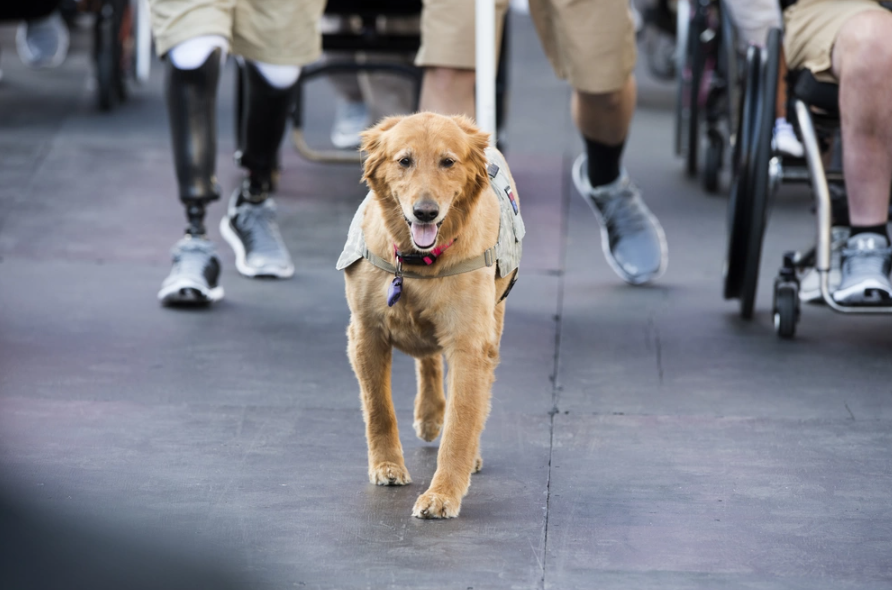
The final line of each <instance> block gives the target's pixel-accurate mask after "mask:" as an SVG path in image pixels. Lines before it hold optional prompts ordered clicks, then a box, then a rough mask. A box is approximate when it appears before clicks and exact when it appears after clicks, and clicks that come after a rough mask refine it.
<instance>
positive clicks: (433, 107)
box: [419, 67, 477, 118]
mask: <svg viewBox="0 0 892 590" xmlns="http://www.w3.org/2000/svg"><path fill="white" fill-rule="evenodd" d="M476 79H477V78H476V74H475V72H474V70H461V69H457V68H441V67H429V68H425V70H424V79H423V80H422V83H421V100H420V104H419V110H421V111H432V112H435V113H440V114H443V115H467V116H468V117H471V118H474V116H475V114H476V111H475V104H474V96H475V95H474V91H475V84H476Z"/></svg>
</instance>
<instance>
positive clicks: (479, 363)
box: [338, 113, 523, 518]
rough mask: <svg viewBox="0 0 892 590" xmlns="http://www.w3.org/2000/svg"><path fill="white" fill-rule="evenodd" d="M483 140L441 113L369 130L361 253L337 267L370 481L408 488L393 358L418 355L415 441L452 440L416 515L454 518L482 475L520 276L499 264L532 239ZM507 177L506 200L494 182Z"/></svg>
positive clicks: (358, 227) (356, 226) (355, 230)
mask: <svg viewBox="0 0 892 590" xmlns="http://www.w3.org/2000/svg"><path fill="white" fill-rule="evenodd" d="M488 143H489V135H488V134H486V133H483V132H481V131H480V130H479V129H478V128H477V127H476V126H475V125H474V124H473V122H472V121H471V120H470V119H468V118H466V117H459V116H456V117H446V116H442V115H438V114H434V113H419V114H415V115H411V116H407V117H390V118H387V119H384V120H383V121H381V122H380V123H379V124H378V125H377V126H375V127H373V128H371V129H369V130H367V131H366V132H365V133H364V134H363V143H362V150H363V151H364V152H366V153H367V157H366V160H365V163H364V175H363V180H364V181H365V182H366V183H367V185H368V186H369V189H370V192H369V195H368V197H366V200H365V201H364V202H363V205H362V206H361V207H360V210H359V211H358V212H357V215H356V217H355V218H354V221H353V225H352V226H351V236H353V237H354V238H355V237H356V236H358V235H360V234H361V238H360V239H361V240H362V241H363V244H361V245H357V244H356V243H354V244H353V248H352V251H353V252H354V254H353V255H352V256H350V255H348V254H349V251H350V250H351V247H350V239H348V247H347V248H345V252H344V254H342V258H341V260H339V263H338V268H344V269H345V270H346V272H345V282H346V293H347V302H348V304H349V306H350V312H351V315H350V326H349V328H348V330H347V336H348V341H349V344H348V354H349V358H350V363H351V365H352V367H353V370H354V372H355V373H356V377H357V379H358V381H359V387H360V396H361V398H362V409H363V418H364V420H365V425H366V438H367V442H368V462H369V480H370V481H371V482H372V483H375V484H377V485H406V484H408V483H410V482H411V481H412V480H411V478H410V477H409V471H408V470H407V469H406V464H405V461H404V460H403V449H402V445H401V444H400V438H399V431H398V429H397V421H396V414H395V413H394V408H393V401H392V399H391V386H390V371H391V360H392V354H393V348H397V349H399V350H401V351H403V352H405V353H406V354H409V355H410V356H412V357H414V358H415V369H416V370H415V373H416V378H417V381H418V389H417V395H416V398H415V422H414V427H415V433H416V434H417V435H418V437H419V438H421V439H422V440H425V441H433V440H434V439H435V438H437V436H438V435H439V434H440V433H441V431H442V434H443V438H442V441H441V443H440V449H439V452H438V456H437V470H436V473H435V474H434V477H433V479H432V481H431V485H430V487H429V488H428V490H427V491H426V492H424V494H422V495H421V496H420V497H419V498H418V500H417V501H416V502H415V507H414V509H413V510H412V514H413V515H414V516H416V517H419V518H452V517H455V516H458V513H459V510H460V509H461V502H462V498H463V497H464V496H465V494H466V493H467V491H468V487H469V486H470V483H471V474H472V473H476V472H477V471H479V470H480V468H481V467H482V465H483V460H482V458H481V456H480V435H481V433H482V432H483V427H484V424H485V422H486V418H487V416H488V414H489V408H490V396H491V390H492V384H493V381H494V379H495V368H496V365H497V364H498V362H499V342H500V340H501V336H502V323H503V319H504V316H505V303H504V297H505V295H507V292H508V290H509V289H510V287H511V286H512V285H513V281H514V279H515V278H516V273H517V268H516V263H515V264H514V265H513V268H511V267H510V265H509V268H508V271H510V272H506V269H505V268H503V267H504V266H505V265H504V263H503V256H504V254H505V252H506V251H507V250H510V249H511V248H515V252H516V256H517V260H519V254H520V238H522V237H523V236H522V234H523V229H522V228H523V225H522V223H523V222H522V221H521V220H520V217H519V214H518V207H517V200H516V189H515V187H514V181H513V179H511V177H510V174H509V173H508V171H507V166H506V165H505V163H504V159H503V158H502V157H501V155H500V154H499V153H498V151H497V150H495V149H494V148H489V147H488ZM493 161H496V162H498V164H497V165H494V164H493ZM498 170H501V174H502V176H501V177H500V178H501V179H502V181H503V182H504V184H503V187H504V189H503V190H502V191H501V192H502V193H504V194H499V191H498V190H497V188H496V187H495V186H494V184H495V180H493V181H492V183H491V178H493V179H495V178H496V175H495V172H496V171H498ZM506 199H508V200H506ZM509 200H510V203H509ZM505 203H509V205H510V206H509V207H507V210H508V211H509V212H508V213H507V214H506V213H505V210H506V207H505V205H504V204H505ZM512 207H513V209H514V211H513V214H512V213H511V212H510V210H511V208H512ZM512 215H513V216H516V220H515V221H513V224H514V227H513V228H511V229H512V232H513V233H510V234H508V235H510V236H511V238H513V239H514V241H516V244H505V243H504V242H505V241H510V240H506V239H505V238H504V236H505V235H506V234H505V233H504V229H505V226H506V223H507V224H508V225H510V224H511V223H512V221H511V219H512V217H511V216H512ZM518 229H520V231H518ZM500 231H501V232H503V233H502V234H501V236H502V239H501V240H500ZM351 239H352V238H351ZM498 252H501V254H498ZM345 256H346V259H345ZM496 256H498V261H499V262H498V264H496V262H495V258H496ZM360 257H362V258H363V260H359V258H360ZM434 263H435V264H434ZM500 273H501V274H504V275H506V276H500ZM444 357H445V365H446V366H448V375H447V377H446V389H447V391H446V392H444V387H443V386H444ZM447 392H448V395H446V393H447Z"/></svg>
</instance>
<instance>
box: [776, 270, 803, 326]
mask: <svg viewBox="0 0 892 590" xmlns="http://www.w3.org/2000/svg"><path fill="white" fill-rule="evenodd" d="M798 322H799V285H797V284H796V283H793V282H786V281H778V282H777V283H776V284H775V286H774V330H775V332H777V335H778V336H780V337H781V338H792V337H793V336H794V335H795V334H796V324H797V323H798Z"/></svg>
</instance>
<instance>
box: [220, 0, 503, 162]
mask: <svg viewBox="0 0 892 590" xmlns="http://www.w3.org/2000/svg"><path fill="white" fill-rule="evenodd" d="M421 10H422V2H421V0H328V3H327V5H326V7H325V15H326V16H337V17H339V18H342V19H345V20H348V21H349V22H350V23H351V24H352V25H353V26H351V27H349V28H347V30H340V31H338V32H333V33H327V32H326V33H323V34H322V49H323V51H326V52H338V53H344V54H349V55H353V56H355V55H356V54H357V53H361V54H363V57H364V59H362V60H360V59H339V60H336V61H320V62H317V63H313V64H310V65H307V66H304V67H303V68H302V69H301V73H300V78H299V79H298V82H297V88H296V90H295V98H294V108H293V111H292V115H291V123H292V125H291V128H292V131H291V140H292V143H293V144H294V147H295V149H296V150H297V151H298V153H299V154H300V155H301V156H303V157H304V158H306V159H307V160H310V161H313V162H323V163H358V162H360V161H361V160H360V157H361V154H360V153H359V151H358V150H338V149H321V148H316V147H313V146H311V145H309V143H308V142H307V140H306V136H305V134H304V119H305V116H306V115H305V109H306V86H307V84H308V83H309V82H311V81H312V80H315V79H317V78H320V77H325V76H329V75H332V74H342V73H351V74H355V73H359V72H386V73H389V74H393V75H395V76H400V77H403V78H408V79H409V80H411V81H412V83H413V84H414V105H413V110H418V98H419V95H420V92H421V79H422V75H423V70H422V68H419V67H416V66H414V65H408V64H398V63H393V62H389V61H385V60H382V59H376V58H375V56H376V55H378V56H380V55H381V54H385V53H387V54H405V55H409V56H414V55H415V53H417V52H418V48H419V47H420V45H421V33H420V31H419V32H415V33H413V34H395V33H389V32H387V31H386V30H385V29H384V28H383V27H381V26H380V23H381V21H382V19H385V20H386V19H387V18H406V17H417V16H419V15H420V14H421ZM508 38H509V31H508V22H507V19H506V22H505V27H504V29H503V34H502V41H501V46H500V57H499V63H498V68H497V75H496V121H497V126H498V127H499V133H498V134H497V135H498V137H499V138H501V137H504V134H503V133H501V127H502V126H503V125H504V122H505V118H506V113H507V98H506V96H507V88H508V47H509V44H508ZM236 78H237V81H236V84H237V86H236V140H237V142H238V145H241V144H242V138H241V125H240V117H241V95H242V71H241V68H239V70H238V72H237V76H236ZM499 147H500V148H504V144H503V143H502V141H501V139H500V140H499Z"/></svg>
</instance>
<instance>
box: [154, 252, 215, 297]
mask: <svg viewBox="0 0 892 590" xmlns="http://www.w3.org/2000/svg"><path fill="white" fill-rule="evenodd" d="M170 253H171V256H172V257H173V268H172V269H171V271H170V274H169V275H168V276H167V278H166V279H164V283H162V284H161V290H160V291H158V299H159V300H160V301H161V303H162V305H171V306H173V305H207V304H209V303H213V302H215V301H220V300H221V299H223V287H221V286H220V285H218V284H217V280H218V279H219V278H220V260H219V259H218V258H217V252H216V249H215V248H214V244H213V243H212V242H211V241H210V240H208V239H206V238H198V237H192V236H186V237H184V238H183V239H181V240H180V241H179V242H177V243H176V244H174V245H173V248H171V250H170Z"/></svg>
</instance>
